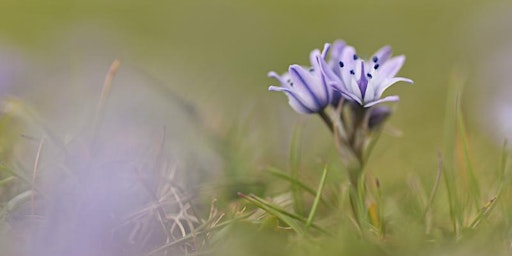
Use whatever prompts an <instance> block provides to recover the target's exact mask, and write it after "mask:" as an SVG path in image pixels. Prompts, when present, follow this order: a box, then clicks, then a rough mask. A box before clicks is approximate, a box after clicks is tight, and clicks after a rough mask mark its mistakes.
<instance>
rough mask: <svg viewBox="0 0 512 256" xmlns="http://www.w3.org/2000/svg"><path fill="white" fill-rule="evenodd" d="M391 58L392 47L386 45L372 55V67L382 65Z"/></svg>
mask: <svg viewBox="0 0 512 256" xmlns="http://www.w3.org/2000/svg"><path fill="white" fill-rule="evenodd" d="M390 56H391V47H390V46H389V45H386V46H384V47H382V48H380V49H379V50H378V51H377V52H375V53H374V54H373V55H372V59H371V63H372V65H375V64H379V65H382V63H384V62H385V61H386V60H387V59H388V58H389V57H390Z"/></svg>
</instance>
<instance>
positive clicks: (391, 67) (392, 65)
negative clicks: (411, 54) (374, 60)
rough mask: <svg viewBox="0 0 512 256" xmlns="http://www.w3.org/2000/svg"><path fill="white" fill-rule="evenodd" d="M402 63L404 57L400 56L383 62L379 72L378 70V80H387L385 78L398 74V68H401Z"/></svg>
mask: <svg viewBox="0 0 512 256" xmlns="http://www.w3.org/2000/svg"><path fill="white" fill-rule="evenodd" d="M404 61H405V56H404V55H400V56H396V57H393V58H391V59H389V60H388V61H386V62H384V63H383V64H382V67H381V68H379V70H378V74H379V79H387V78H391V77H394V76H395V75H396V74H397V73H398V71H399V70H400V68H402V65H403V64H404Z"/></svg>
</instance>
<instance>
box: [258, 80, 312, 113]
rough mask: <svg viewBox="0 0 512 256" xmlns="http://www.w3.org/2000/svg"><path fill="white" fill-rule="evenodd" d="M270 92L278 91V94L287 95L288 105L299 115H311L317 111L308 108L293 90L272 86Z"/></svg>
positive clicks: (269, 88)
mask: <svg viewBox="0 0 512 256" xmlns="http://www.w3.org/2000/svg"><path fill="white" fill-rule="evenodd" d="M268 90H269V91H276V92H284V93H286V96H288V103H289V104H290V106H291V107H292V108H293V110H295V111H296V112H298V113H302V114H311V113H314V112H316V111H314V110H312V109H310V108H309V107H308V106H306V105H305V104H304V102H303V100H302V98H301V97H300V95H297V94H296V93H294V92H293V91H292V90H291V89H288V88H283V87H278V86H270V87H268Z"/></svg>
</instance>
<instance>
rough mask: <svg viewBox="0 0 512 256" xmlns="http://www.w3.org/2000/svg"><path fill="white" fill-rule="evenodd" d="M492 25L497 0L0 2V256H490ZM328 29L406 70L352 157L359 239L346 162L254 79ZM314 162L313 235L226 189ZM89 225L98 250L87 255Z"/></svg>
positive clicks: (498, 49) (511, 232)
mask: <svg viewBox="0 0 512 256" xmlns="http://www.w3.org/2000/svg"><path fill="white" fill-rule="evenodd" d="M511 21H512V3H511V2H510V1H498V0H491V1H480V2H478V1H462V0H453V1H406V0H386V1H328V0H320V1H203V0H189V1H176V0H172V1H114V0H112V1H95V0H92V1H79V0H73V1H71V0H70V1H62V0H53V1H48V2H46V1H30V0H26V1H6V0H1V1H0V97H1V99H2V100H1V101H2V117H1V120H0V171H1V172H2V173H0V200H1V201H0V209H1V212H0V216H1V219H0V221H1V225H0V226H1V228H0V248H2V249H1V250H0V255H189V254H190V255H202V254H208V255H209V254H213V255H319V254H333V255H334V254H342V253H344V254H348V255H410V254H419V255H468V254H469V255H473V254H474V255H495V254H496V255H508V254H510V253H511V250H510V245H511V244H512V226H511V221H512V218H511V217H512V204H510V199H511V198H512V197H511V192H512V191H510V189H509V188H508V187H510V185H511V184H510V181H509V180H508V178H507V177H508V176H507V174H508V173H507V170H508V169H510V168H508V167H509V165H508V164H506V159H508V158H509V157H508V151H507V148H508V147H507V146H505V150H504V149H503V143H504V141H505V140H506V139H507V138H509V139H510V138H512V104H511V103H510V102H512V89H511V88H512V87H511V85H512V84H511V82H510V80H509V79H507V78H508V77H507V76H508V74H509V73H510V70H511V67H512V48H511V45H512V27H511V26H510V24H511ZM338 38H341V39H343V40H345V41H346V42H347V43H348V44H350V45H354V46H355V47H356V48H357V50H358V54H360V55H361V56H363V57H365V58H368V57H370V55H371V54H372V53H373V52H374V51H375V50H377V49H378V48H380V47H381V46H383V45H390V46H392V47H393V54H394V55H400V54H404V55H406V58H407V59H406V62H405V65H404V66H403V68H402V70H401V71H400V73H399V76H403V77H408V78H411V79H413V80H414V85H412V86H409V85H407V84H397V85H395V86H393V87H392V88H391V89H390V90H389V91H388V92H387V93H386V94H389V95H391V94H392V95H395V94H396V95H399V96H400V102H398V103H397V104H395V106H394V112H393V115H392V116H391V118H390V120H389V121H388V123H387V124H386V128H385V129H384V133H383V135H382V136H381V137H380V140H379V141H378V143H377V146H376V148H375V150H374V152H373V154H372V156H371V158H370V160H369V163H368V166H367V167H366V171H367V173H368V176H369V177H370V178H369V179H370V180H372V182H373V180H375V179H378V181H379V186H378V188H377V190H379V192H378V194H379V195H380V197H381V200H380V201H379V207H380V208H381V210H379V211H380V212H379V214H381V215H382V220H381V221H382V223H381V224H382V225H385V226H386V231H385V232H384V233H379V232H377V233H378V234H376V235H367V234H366V235H365V234H364V233H365V232H362V231H360V230H359V231H358V228H356V227H355V225H354V223H352V221H351V218H350V212H349V211H348V210H346V209H345V210H344V207H346V206H347V198H346V194H344V193H345V192H346V191H345V192H344V189H345V188H346V185H347V175H346V173H345V170H344V169H343V167H342V165H341V162H340V159H339V157H338V152H337V150H336V147H335V145H334V143H333V141H332V138H331V136H330V134H329V131H328V130H327V129H325V127H324V126H323V124H322V123H321V121H320V119H319V118H318V117H316V116H309V115H300V114H297V113H295V112H294V111H293V110H292V109H291V108H290V106H289V105H288V103H287V100H286V97H285V96H284V95H283V94H280V93H275V92H268V90H267V89H268V86H269V85H271V84H275V83H276V82H275V81H274V80H272V79H270V78H268V77H267V76H266V75H267V73H268V72H269V71H271V70H274V71H276V72H278V73H282V72H285V71H286V70H287V68H288V66H289V65H290V64H294V63H297V64H304V65H307V64H308V55H309V52H310V51H311V50H313V49H315V48H319V49H321V48H322V46H323V44H324V43H325V42H333V41H334V40H336V39H338ZM116 59H117V60H119V61H120V66H119V68H118V69H117V72H116V74H115V76H113V80H112V83H111V84H108V83H107V85H105V82H104V81H105V77H106V76H107V73H108V71H109V67H110V65H111V64H112V62H113V61H114V60H116ZM106 88H107V89H106ZM102 95H103V96H105V97H103V96H102ZM458 106H459V107H458ZM458 121H459V122H458ZM462 124H464V128H462V127H461V125H462ZM296 131H300V132H299V133H298V134H299V135H297V136H296V137H295V139H293V138H292V134H294V132H296ZM294 145H295V146H294ZM297 145H300V146H297ZM294 152H295V154H296V155H295V157H294V155H293V154H294ZM297 152H298V153H297ZM290 154H291V155H292V156H290ZM290 159H291V160H290ZM439 159H441V165H444V166H445V167H444V173H443V175H446V176H443V177H445V178H444V179H443V178H441V179H440V181H439V182H436V175H438V171H439V169H443V168H439V165H440V160H439ZM326 166H327V168H328V176H327V181H326V183H325V184H326V189H325V194H324V196H325V200H326V201H328V204H326V205H323V204H320V208H319V209H318V216H315V220H318V222H315V225H318V226H319V227H322V228H325V229H327V230H328V233H330V235H325V234H322V232H320V231H318V230H313V231H311V232H310V230H307V227H306V231H304V233H301V232H299V231H297V230H294V229H293V228H292V227H291V226H290V223H295V222H298V223H299V224H298V225H299V226H300V223H301V221H298V220H293V221H291V222H287V221H286V220H288V217H282V216H281V215H280V214H275V215H274V216H272V214H271V213H272V212H273V210H269V211H263V212H261V209H260V211H258V210H257V208H258V204H257V203H254V202H255V201H254V200H253V201H250V200H249V201H247V200H243V199H241V198H240V195H239V194H238V193H242V194H243V195H255V196H257V197H258V198H263V199H265V200H268V201H269V202H270V201H274V202H275V203H276V204H277V205H280V203H278V202H279V197H282V198H285V199H284V200H283V201H285V202H286V201H287V199H286V194H287V193H288V192H290V184H292V185H293V184H294V182H297V180H295V181H293V180H292V181H291V182H290V181H289V180H286V179H283V178H282V177H281V178H279V177H277V176H276V175H275V174H272V173H271V172H269V169H271V170H274V172H283V173H287V172H288V171H290V169H293V168H296V169H297V170H295V171H297V172H298V178H297V179H298V180H300V181H301V182H303V183H305V184H306V185H307V186H309V187H311V188H313V190H315V191H316V188H317V186H318V184H319V182H320V179H321V176H322V171H323V170H324V167H326ZM89 170H91V171H89ZM133 170H135V171H133ZM105 172H109V173H111V174H108V175H107V176H103V175H106V174H105ZM450 175H452V176H450ZM446 177H448V178H446ZM475 180H476V181H477V183H478V184H475V183H474V181H475ZM97 182H99V184H100V185H97V184H96V183H97ZM451 182H455V183H457V185H453V183H451ZM141 184H142V185H141ZM450 184H452V185H450ZM436 186H437V187H438V188H437V190H435V191H436V193H434V196H435V197H433V199H432V200H431V199H430V197H431V193H432V192H431V191H432V187H436ZM454 186H455V187H456V188H454ZM107 187H108V189H107ZM111 188H112V189H113V191H115V192H113V191H111V190H110V189H111ZM175 188H176V189H175ZM177 188H179V189H177ZM84 191H86V192H84ZM148 191H149V192H148ZM177 191H179V192H177ZM453 191H457V192H453ZM477 191H478V192H477ZM67 193H69V195H66V194H67ZM95 193H98V195H96V194H95ZM454 193H455V194H456V195H454ZM105 194H108V196H106V195H105ZM305 194H307V193H305ZM497 195H499V196H497ZM68 196H69V198H68ZM96 196H98V197H104V198H106V199H105V200H104V201H103V200H99V201H101V202H99V203H98V204H95V203H92V204H90V205H89V206H86V207H84V206H83V205H85V204H89V203H90V202H91V201H90V200H94V198H96ZM288 196H289V195H288ZM495 197H496V198H495ZM54 198H58V199H54ZM173 198H174V199H173ZM185 198H186V199H185ZM304 198H305V202H304V204H305V205H306V206H305V207H306V208H307V209H310V206H311V204H312V202H313V201H314V196H311V195H307V196H304ZM253 199H254V198H253ZM495 199H496V201H494V200H495ZM109 200H112V201H109ZM166 200H167V201H166ZM169 200H170V201H169ZM256 201H257V200H256ZM94 202H96V201H94ZM112 202H115V203H112ZM148 202H149V203H148ZM212 202H215V203H212ZM164 203H168V205H165V206H161V207H159V206H158V205H160V204H162V205H164ZM185 204H186V205H189V206H187V209H189V208H190V209H193V210H191V211H190V212H189V214H190V215H191V216H192V217H190V218H188V219H187V218H185V219H187V220H189V221H190V222H189V223H188V224H187V225H190V226H187V225H184V224H180V223H182V222H180V221H176V220H177V219H179V218H181V217H183V216H188V215H187V214H184V212H187V211H184V212H183V211H179V212H178V213H177V214H176V216H178V217H176V216H175V215H173V214H171V213H168V214H167V215H165V214H164V215H165V216H167V217H168V218H169V223H167V224H166V221H165V219H166V218H165V217H164V215H162V212H163V211H169V212H172V211H173V209H175V208H173V207H174V205H179V207H178V208H179V209H180V210H182V209H184V207H185V206H183V205H185ZM155 205H157V206H155ZM283 205H284V203H283ZM329 205H330V206H329ZM333 205H334V206H333ZM454 205H455V206H454ZM260 206H261V205H260ZM280 206H282V205H280ZM288 206H289V205H288ZM288 206H286V207H288ZM166 207H169V208H166ZM282 207H283V209H285V208H286V207H285V206H282ZM70 208H71V209H74V210H76V212H74V210H71V211H70V210H69V209H70ZM260 208H261V207H260ZM98 209H103V210H98ZM144 209H145V210H144ZM148 209H149V210H148ZM286 209H288V208H286ZM274 210H275V209H274ZM98 211H99V212H102V213H103V211H104V212H105V214H101V213H98ZM59 214H62V216H64V217H62V218H61V217H59V216H60V215H59ZM152 214H153V215H152ZM104 216H109V217H108V218H106V217H105V218H106V219H103V217H104ZM280 216H281V217H280ZM59 218H61V220H62V222H60V221H59ZM88 218H90V220H92V222H91V223H92V224H91V225H89V227H91V228H90V230H89V229H88V228H84V227H82V226H81V224H80V223H82V224H83V222H85V223H87V219H88ZM95 218H100V219H101V221H100V220H98V223H95V221H96V219H95ZM306 218H307V215H306ZM480 218H481V219H480ZM113 219H116V221H113ZM117 219H122V221H117ZM292 219H293V218H292ZM172 220H174V222H173V221H172ZM260 222H261V223H260ZM62 223H64V224H62ZM111 223H114V224H112V226H113V228H110V226H109V225H110V224H111ZM126 223H128V224H126ZM133 223H136V224H133ZM162 223H163V224H162ZM172 223H174V224H176V225H174V226H172ZM190 223H192V224H190ZM454 223H458V224H454ZM132 224H133V225H132ZM373 224H375V223H373ZM86 225H87V224H86ZM161 225H163V226H164V230H165V227H166V225H171V226H172V227H173V228H176V229H172V228H171V232H170V233H169V232H167V231H165V232H164V231H162V227H161ZM458 225H460V226H458ZM104 226H108V227H109V228H103V227H104ZM175 226H177V227H180V228H181V229H180V228H177V227H175ZM67 227H73V228H71V229H70V230H68V229H67ZM194 227H195V228H197V230H199V231H198V233H197V237H196V236H193V239H192V238H191V236H189V235H188V234H194V232H193V230H194ZM283 227H284V228H283ZM84 229H85V230H86V231H84V232H82V231H83V230H84ZM153 229H158V230H159V231H158V232H160V233H162V234H160V233H158V232H157V233H155V232H153ZM175 230H179V232H178V231H176V232H178V233H179V234H178V235H174V234H173V233H172V232H173V231H175ZM190 230H192V231H190ZM68 232H71V233H73V235H69V234H68ZM105 232H107V233H108V232H110V233H109V234H108V235H105V234H104V233H105ZM166 232H167V233H166ZM119 234H121V235H119ZM94 236H96V238H99V239H98V240H100V241H102V242H103V243H106V244H109V243H108V242H105V241H110V240H109V239H111V240H113V242H112V244H113V245H112V246H110V245H104V244H103V245H102V246H99V247H98V248H95V247H94V246H92V247H94V248H92V249H91V246H89V245H90V244H91V243H92V244H94V243H95V242H97V241H95V240H94ZM41 237H45V238H44V239H41ZM48 237H50V238H48ZM91 237H92V238H91ZM162 237H163V238H162ZM183 237H185V238H186V239H184V238H183ZM198 237H200V238H198ZM180 239H181V240H180ZM187 239H188V240H187ZM76 240H79V242H77V241H76ZM189 240H193V242H191V241H189ZM175 241H178V242H175ZM173 242H175V244H173ZM61 243H62V244H67V246H66V245H61ZM185 243H186V244H185ZM166 244H168V245H169V244H171V245H169V246H168V247H165V248H164V246H165V245H166ZM45 245H48V246H45ZM73 245H76V247H73ZM114 245H115V246H114ZM187 246H188V247H187ZM111 247H112V248H111ZM175 247H176V248H175ZM178 247H179V248H178ZM4 248H5V249H4ZM78 248H81V249H78ZM83 248H88V249H83ZM105 248H108V249H105ZM159 248H160V249H159Z"/></svg>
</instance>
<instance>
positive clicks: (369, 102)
mask: <svg viewBox="0 0 512 256" xmlns="http://www.w3.org/2000/svg"><path fill="white" fill-rule="evenodd" d="M404 61H405V56H403V55H400V56H396V57H393V58H391V47H389V46H384V47H382V48H381V49H380V50H378V51H377V52H376V53H375V54H374V55H373V56H372V58H371V59H370V60H363V59H361V58H359V56H358V55H357V54H356V51H355V49H354V47H352V46H347V45H345V43H344V42H343V41H337V42H335V44H334V47H333V54H331V58H330V60H329V61H328V62H326V61H325V60H323V59H320V67H321V72H322V74H323V75H324V76H325V79H326V80H327V81H328V83H329V84H331V85H332V86H334V88H335V89H336V90H337V91H339V92H340V93H341V94H342V95H344V96H345V97H346V98H348V99H351V100H353V101H355V102H357V103H358V104H359V105H361V106H363V107H365V108H367V107H371V106H373V105H375V104H379V103H381V102H387V101H398V100H399V98H398V96H396V95H393V96H388V97H384V98H381V96H382V93H383V92H384V91H385V90H386V89H387V88H389V87H390V86H391V85H393V84H395V83H396V82H399V81H403V82H407V83H411V84H412V83H413V81H412V80H411V79H408V78H403V77H395V75H396V74H397V73H398V71H399V70H400V68H401V67H402V65H403V63H404Z"/></svg>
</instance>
